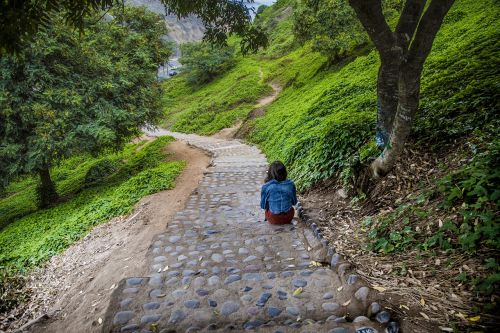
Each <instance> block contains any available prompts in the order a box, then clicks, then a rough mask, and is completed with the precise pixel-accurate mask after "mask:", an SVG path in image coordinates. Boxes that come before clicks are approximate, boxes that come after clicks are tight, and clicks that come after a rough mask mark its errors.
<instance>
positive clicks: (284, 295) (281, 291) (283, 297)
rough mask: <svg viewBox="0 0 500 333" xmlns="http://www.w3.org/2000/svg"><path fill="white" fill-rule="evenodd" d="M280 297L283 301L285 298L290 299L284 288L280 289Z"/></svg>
mask: <svg viewBox="0 0 500 333" xmlns="http://www.w3.org/2000/svg"><path fill="white" fill-rule="evenodd" d="M278 298H279V299H280V300H282V301H284V300H285V299H288V297H287V293H286V292H284V291H283V290H278Z"/></svg>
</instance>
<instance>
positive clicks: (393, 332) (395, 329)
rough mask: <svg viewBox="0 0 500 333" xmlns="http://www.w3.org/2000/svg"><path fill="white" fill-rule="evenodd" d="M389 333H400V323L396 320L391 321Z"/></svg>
mask: <svg viewBox="0 0 500 333" xmlns="http://www.w3.org/2000/svg"><path fill="white" fill-rule="evenodd" d="M386 330H387V333H398V332H399V324H398V323H397V322H395V321H391V322H390V323H389V324H388V325H387V328H386Z"/></svg>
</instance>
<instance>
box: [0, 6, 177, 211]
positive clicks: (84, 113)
mask: <svg viewBox="0 0 500 333" xmlns="http://www.w3.org/2000/svg"><path fill="white" fill-rule="evenodd" d="M138 14H139V16H136V15H138ZM140 14H141V11H140V10H137V9H130V10H126V11H125V12H124V13H122V14H120V15H122V16H123V17H124V18H127V20H129V21H128V23H127V24H123V23H122V22H120V21H118V20H113V21H111V22H107V23H106V22H100V23H98V24H96V25H90V26H89V30H88V31H87V34H86V35H85V36H83V37H80V35H79V34H78V32H73V31H70V30H69V29H68V28H67V26H66V25H65V23H64V22H63V19H56V20H54V21H53V24H52V26H51V28H50V29H47V30H42V31H39V32H38V33H37V35H36V36H35V38H34V41H33V42H32V43H30V44H26V45H25V46H24V47H23V48H22V51H21V53H19V54H18V55H17V56H3V57H2V58H1V59H0V161H1V162H0V176H1V179H2V185H5V184H6V183H7V182H8V181H10V180H11V179H13V178H14V177H16V176H18V175H21V174H38V175H39V176H40V187H39V194H40V206H42V207H44V206H47V205H49V204H51V203H53V202H54V201H55V200H56V199H57V193H56V190H55V186H54V183H53V181H52V179H51V177H50V168H51V167H52V166H54V165H55V164H57V163H58V161H60V160H61V159H63V158H66V157H68V156H71V155H73V154H77V153H82V152H91V153H94V154H95V153H98V152H100V151H102V150H103V149H109V148H111V149H117V148H119V147H120V146H121V145H122V144H123V143H125V142H127V141H128V140H129V138H130V137H131V136H133V135H136V134H137V133H139V130H140V127H141V126H146V125H148V124H150V123H154V122H155V121H156V120H157V119H158V117H159V116H160V115H161V107H160V96H161V90H160V87H159V85H158V83H157V81H156V71H157V65H158V63H159V59H161V58H162V57H164V56H166V54H167V53H168V52H169V51H168V50H164V49H163V48H162V47H161V45H160V44H158V43H156V42H155V41H156V40H159V39H160V38H161V36H162V35H164V34H165V33H166V30H165V28H164V25H162V24H163V22H162V19H161V18H160V17H159V16H156V15H154V14H152V13H146V12H144V11H143V12H142V15H140ZM95 21H96V20H94V22H95ZM132 21H134V22H143V23H145V22H149V23H148V24H147V26H150V25H155V26H156V25H158V26H159V27H160V26H162V27H163V29H157V30H156V32H155V33H152V31H151V29H147V31H146V33H143V32H142V31H140V28H138V27H137V26H134V24H132ZM160 22H161V23H162V24H161V25H160V24H159V23H160ZM134 29H137V30H134Z"/></svg>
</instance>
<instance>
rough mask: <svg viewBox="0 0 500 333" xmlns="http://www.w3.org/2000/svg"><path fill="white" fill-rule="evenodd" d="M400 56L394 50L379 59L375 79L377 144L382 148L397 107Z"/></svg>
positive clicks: (387, 139)
mask: <svg viewBox="0 0 500 333" xmlns="http://www.w3.org/2000/svg"><path fill="white" fill-rule="evenodd" d="M401 61H402V56H401V54H399V53H396V52H394V55H393V56H390V57H384V58H382V59H381V64H380V69H379V72H378V79H377V134H376V137H375V140H376V143H377V146H378V147H379V148H382V149H383V148H384V147H385V146H386V145H387V144H388V143H389V136H390V134H391V129H392V123H393V121H394V115H395V114H396V111H397V107H398V81H399V67H400V66H401Z"/></svg>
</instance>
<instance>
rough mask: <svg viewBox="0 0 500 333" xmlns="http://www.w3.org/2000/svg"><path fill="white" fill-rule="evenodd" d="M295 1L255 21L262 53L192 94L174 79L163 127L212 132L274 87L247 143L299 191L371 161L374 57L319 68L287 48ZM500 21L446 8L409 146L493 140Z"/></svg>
mask: <svg viewBox="0 0 500 333" xmlns="http://www.w3.org/2000/svg"><path fill="white" fill-rule="evenodd" d="M293 3H294V2H293V1H291V0H281V1H278V2H277V4H276V5H275V6H272V7H269V8H268V9H266V10H265V11H264V13H263V14H262V15H261V17H259V18H258V20H259V21H261V22H263V23H264V24H266V25H267V26H268V30H269V32H270V35H271V46H270V48H269V49H267V50H265V51H263V52H262V53H260V54H259V55H257V56H253V57H246V58H239V59H238V60H237V64H236V66H235V68H234V69H233V70H232V71H231V72H230V73H228V74H226V75H224V76H222V77H220V78H219V79H218V80H216V81H215V82H213V83H210V84H207V85H204V86H202V87H200V88H199V89H198V90H196V91H195V92H194V93H193V91H190V90H188V89H187V88H186V87H185V85H184V84H183V78H182V77H178V78H177V79H176V80H173V81H170V82H168V83H166V86H165V90H166V96H167V97H166V99H165V102H166V105H167V106H166V119H167V121H166V124H167V125H170V126H171V127H172V129H174V130H177V131H182V132H196V133H200V134H211V133H214V132H216V131H217V130H219V129H221V128H222V127H224V126H229V125H231V124H232V123H234V121H235V120H237V119H241V118H242V117H244V116H245V115H246V114H248V112H249V111H250V110H251V109H252V103H253V102H254V101H255V100H256V98H257V97H258V96H262V95H263V94H265V93H266V92H267V91H268V88H265V85H264V82H265V81H277V82H279V83H281V85H282V86H283V87H284V90H283V92H282V93H281V95H280V96H279V98H278V99H277V100H276V101H275V102H274V103H273V104H271V105H270V106H269V107H268V108H267V112H266V114H265V115H264V116H263V117H261V118H258V119H256V120H255V121H254V122H255V123H254V130H253V131H252V133H251V134H250V136H249V138H248V139H249V140H250V141H251V142H254V143H256V144H258V145H259V146H260V147H261V148H262V149H263V150H264V152H265V153H266V155H267V156H268V158H269V160H274V159H280V160H283V161H284V162H285V163H286V164H287V165H288V166H289V168H290V171H291V176H292V177H293V178H294V179H296V181H297V183H298V185H299V187H300V188H302V189H304V188H306V187H308V186H311V185H312V184H314V183H315V182H317V181H319V180H322V179H327V178H329V177H331V176H332V175H334V174H337V173H339V172H340V171H342V170H343V169H345V168H346V167H348V166H349V165H350V164H351V162H352V158H353V157H355V156H358V155H361V158H362V159H366V158H369V157H372V156H374V155H375V154H377V151H376V149H374V146H373V143H372V141H373V137H374V130H375V109H376V95H375V84H376V82H375V81H376V75H377V70H378V65H379V60H378V55H377V54H376V52H375V51H373V50H370V48H368V49H365V50H363V51H359V52H360V54H354V55H352V56H351V57H350V58H348V59H345V60H344V61H342V62H341V63H337V64H334V65H333V66H331V67H330V68H325V67H326V59H325V58H324V57H323V56H321V55H320V54H318V53H316V52H312V51H311V49H310V46H309V45H305V46H297V45H294V43H293V37H292V33H291V26H292V19H293V17H292V14H291V5H292V4H293ZM499 14H500V9H499V7H498V6H496V5H495V3H494V1H492V0H481V1H474V0H459V1H457V2H456V4H455V5H454V7H453V8H452V9H451V11H450V13H449V14H448V16H447V17H446V19H445V22H444V24H443V27H442V28H441V30H440V32H439V34H438V36H437V38H436V40H435V42H434V47H433V50H432V52H431V54H430V56H429V58H428V60H427V62H426V66H425V70H424V74H423V78H422V94H421V97H422V98H421V107H420V112H419V115H418V119H417V121H416V124H415V130H414V134H413V137H412V138H413V139H414V140H420V141H422V142H425V143H429V142H432V143H438V142H439V143H441V144H442V142H443V141H450V140H454V139H456V138H460V137H462V138H463V137H467V136H469V135H471V134H473V135H483V134H485V135H488V136H490V137H494V134H495V133H494V132H495V131H496V129H497V128H498V120H496V119H495V117H494V115H495V113H496V112H497V111H498V101H499V100H500V99H499V98H498V97H499V93H498V92H499V87H498V85H499V83H498V80H497V77H498V76H499V68H500V67H499V66H498V65H499V55H500V53H499V49H500V48H499V42H498V41H499V40H500V39H499V37H500V36H499V35H500V29H499V24H498V20H497V18H498V16H499ZM259 69H261V70H262V71H263V72H264V77H265V81H264V82H263V81H261V80H259V79H258V76H257V73H258V70H259ZM252 71H253V72H252ZM247 89H248V90H247ZM486 124H488V125H487V126H486ZM486 127H488V128H489V129H488V128H486ZM479 132H482V133H479ZM485 132H487V133H485Z"/></svg>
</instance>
